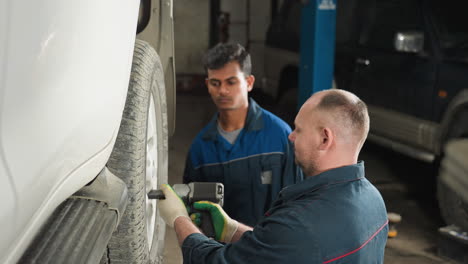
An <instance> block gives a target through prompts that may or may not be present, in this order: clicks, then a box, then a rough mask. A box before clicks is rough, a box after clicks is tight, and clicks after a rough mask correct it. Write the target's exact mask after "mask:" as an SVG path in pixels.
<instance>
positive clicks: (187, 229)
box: [174, 217, 201, 246]
mask: <svg viewBox="0 0 468 264" xmlns="http://www.w3.org/2000/svg"><path fill="white" fill-rule="evenodd" d="M174 230H175V232H176V234H177V240H179V245H181V246H182V243H184V240H185V239H186V238H187V237H188V236H190V235H191V234H195V233H201V232H200V230H198V228H197V227H196V226H195V225H194V224H193V223H192V220H190V218H188V217H178V218H177V219H176V220H175V221H174Z"/></svg>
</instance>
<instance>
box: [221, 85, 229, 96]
mask: <svg viewBox="0 0 468 264" xmlns="http://www.w3.org/2000/svg"><path fill="white" fill-rule="evenodd" d="M219 93H220V94H221V95H225V94H228V93H229V89H228V87H227V85H226V84H224V83H222V84H221V85H220V86H219Z"/></svg>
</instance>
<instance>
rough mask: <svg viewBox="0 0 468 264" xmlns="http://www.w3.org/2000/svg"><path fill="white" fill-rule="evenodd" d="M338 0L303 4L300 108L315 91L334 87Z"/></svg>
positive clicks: (315, 0)
mask: <svg viewBox="0 0 468 264" xmlns="http://www.w3.org/2000/svg"><path fill="white" fill-rule="evenodd" d="M336 1H337V0H309V1H307V3H305V5H304V7H303V8H302V11H301V43H300V45H301V46H300V69H299V92H298V100H297V102H298V105H297V107H298V109H299V108H300V107H301V106H302V104H303V103H304V102H305V101H306V100H307V99H308V98H309V97H310V96H311V95H312V94H313V93H315V92H318V91H322V90H326V89H330V88H331V87H332V82H333V68H334V60H335V56H334V53H335V31H336Z"/></svg>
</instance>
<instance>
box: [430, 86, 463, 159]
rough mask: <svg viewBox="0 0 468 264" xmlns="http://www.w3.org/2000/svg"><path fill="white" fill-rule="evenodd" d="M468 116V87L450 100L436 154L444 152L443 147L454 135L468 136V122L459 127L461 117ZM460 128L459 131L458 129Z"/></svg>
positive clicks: (443, 119) (442, 123)
mask: <svg viewBox="0 0 468 264" xmlns="http://www.w3.org/2000/svg"><path fill="white" fill-rule="evenodd" d="M463 118H468V88H467V89H464V90H462V91H461V92H459V93H458V94H457V95H456V96H455V97H454V98H453V99H452V101H451V102H450V104H449V106H448V107H447V110H446V111H445V113H444V115H443V118H442V122H441V127H440V133H439V137H438V138H439V140H438V144H437V145H436V154H437V155H439V156H440V155H441V154H442V153H443V147H444V145H445V144H446V143H447V141H448V140H450V139H451V138H454V137H468V124H464V127H461V128H457V125H458V124H459V122H457V121H459V120H460V119H463ZM457 130H458V131H457Z"/></svg>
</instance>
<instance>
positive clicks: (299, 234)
mask: <svg viewBox="0 0 468 264" xmlns="http://www.w3.org/2000/svg"><path fill="white" fill-rule="evenodd" d="M387 233H388V220H387V211H386V209H385V204H384V201H383V199H382V197H381V195H380V193H379V192H378V191H377V189H376V188H375V187H374V186H373V185H372V184H371V183H370V182H369V181H368V180H367V179H366V178H365V177H364V164H363V162H360V163H358V164H355V165H351V166H346V167H341V168H337V169H333V170H329V171H326V172H323V173H321V174H319V175H317V176H312V177H309V178H307V179H305V180H304V181H303V182H301V183H297V184H295V185H292V186H289V187H286V188H285V189H283V190H282V191H281V193H280V195H279V198H278V200H276V201H275V202H274V203H273V207H272V208H271V209H270V210H269V211H268V212H267V213H266V214H265V218H264V219H262V221H260V222H259V223H258V225H256V226H255V227H254V230H253V231H247V232H245V233H244V235H243V236H242V237H241V239H240V240H239V241H237V242H235V243H232V244H226V245H223V244H221V243H218V242H216V241H214V240H211V239H208V238H207V237H206V236H204V235H201V234H192V235H190V236H188V237H187V238H186V239H185V240H184V242H183V245H182V252H183V256H184V263H190V264H199V263H200V264H210V263H252V264H253V263H255V264H263V263H265V264H271V263H290V264H300V263H307V264H314V263H334V264H335V263H348V264H349V263H352V264H353V263H356V264H373V263H383V260H384V249H385V244H386V241H387Z"/></svg>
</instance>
